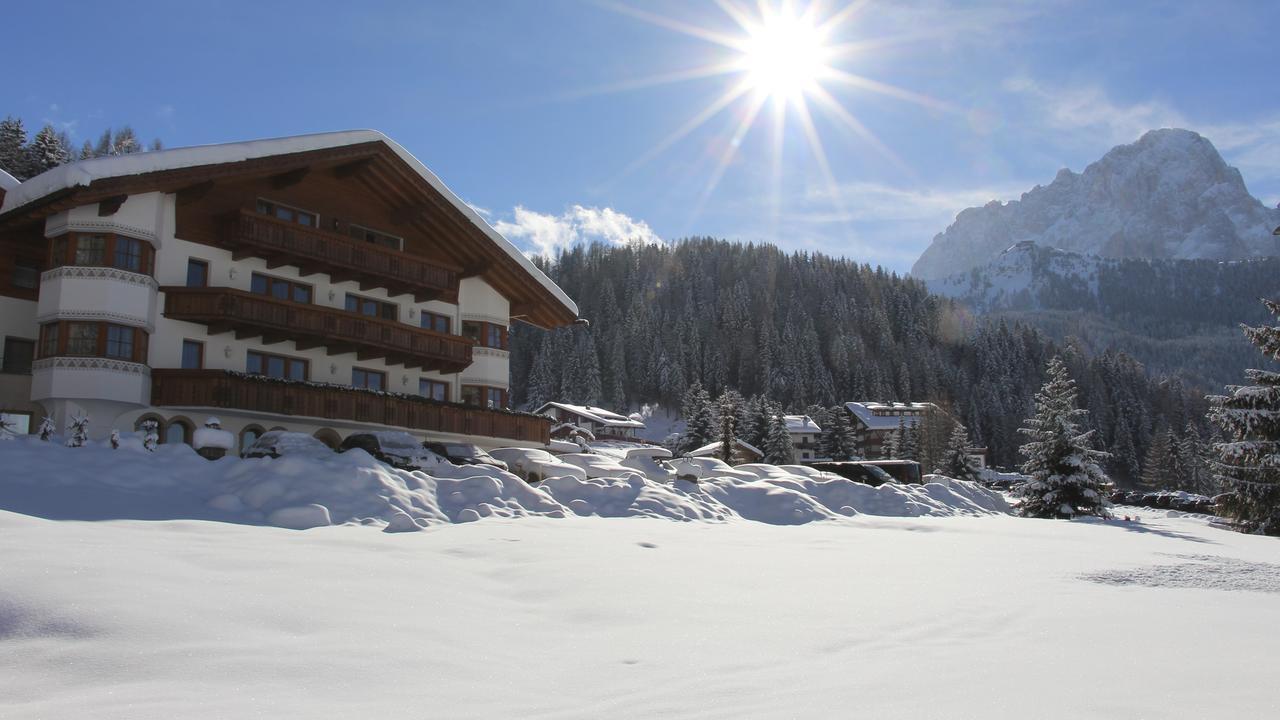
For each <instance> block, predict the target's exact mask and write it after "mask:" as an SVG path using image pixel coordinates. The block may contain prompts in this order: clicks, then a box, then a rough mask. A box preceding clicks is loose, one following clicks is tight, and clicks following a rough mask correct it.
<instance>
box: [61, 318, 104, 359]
mask: <svg viewBox="0 0 1280 720" xmlns="http://www.w3.org/2000/svg"><path fill="white" fill-rule="evenodd" d="M64 352H65V353H66V354H67V355H96V354H98V324H97V323H79V322H73V323H67V346H66V349H65V350H64Z"/></svg>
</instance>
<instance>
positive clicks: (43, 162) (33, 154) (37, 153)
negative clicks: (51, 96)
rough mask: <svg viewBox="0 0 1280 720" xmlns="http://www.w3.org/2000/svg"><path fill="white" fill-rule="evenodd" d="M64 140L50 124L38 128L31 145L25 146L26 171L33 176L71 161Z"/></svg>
mask: <svg viewBox="0 0 1280 720" xmlns="http://www.w3.org/2000/svg"><path fill="white" fill-rule="evenodd" d="M64 142H65V140H64V139H63V138H60V137H59V136H58V133H57V131H55V130H54V129H53V126H52V125H45V126H44V127H42V128H40V132H38V133H36V136H35V138H34V139H33V140H32V141H31V145H29V146H28V147H27V172H29V173H30V174H31V175H32V176H33V177H34V176H36V175H39V174H40V173H42V172H44V171H45V170H51V169H53V168H55V167H58V166H59V165H62V164H64V163H68V162H71V154H70V153H69V152H68V151H67V148H66V147H65V145H64V144H63V143H64Z"/></svg>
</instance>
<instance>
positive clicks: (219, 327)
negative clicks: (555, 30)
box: [0, 131, 577, 447]
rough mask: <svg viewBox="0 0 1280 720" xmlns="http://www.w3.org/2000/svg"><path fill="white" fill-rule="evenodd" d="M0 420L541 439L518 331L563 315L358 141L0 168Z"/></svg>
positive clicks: (392, 162)
mask: <svg viewBox="0 0 1280 720" xmlns="http://www.w3.org/2000/svg"><path fill="white" fill-rule="evenodd" d="M0 198H2V199H3V205H0V339H2V340H3V343H4V345H3V357H2V358H0V361H2V366H3V367H2V369H3V372H2V373H0V412H3V413H4V414H5V417H6V418H7V419H9V420H11V421H13V422H14V423H15V427H16V429H18V430H23V429H25V430H27V431H30V430H31V429H33V428H34V427H35V425H37V424H38V423H39V422H40V420H41V418H42V417H44V416H48V417H50V418H52V419H53V420H54V422H55V423H57V426H58V428H59V431H62V430H63V429H64V428H65V427H66V425H67V423H68V422H69V420H70V419H71V418H72V417H74V416H76V415H88V416H89V418H90V434H91V436H92V437H98V438H101V437H105V436H106V435H107V434H108V433H110V432H111V430H112V429H118V430H120V431H121V432H127V431H131V430H134V429H136V428H137V427H139V426H140V424H141V423H142V421H144V420H147V419H155V420H157V421H159V423H160V426H161V437H162V441H163V442H190V440H191V437H192V433H193V431H194V429H195V428H196V427H197V426H198V424H199V423H202V422H203V421H204V418H206V417H207V416H209V415H217V416H218V417H219V418H220V419H221V421H222V426H223V428H224V429H226V430H230V431H232V432H235V433H237V434H238V435H239V436H240V438H241V442H242V443H248V442H251V441H252V439H253V438H255V437H256V436H257V435H258V434H260V433H262V432H264V431H266V430H270V429H278V428H283V429H288V430H294V431H302V432H307V433H311V434H313V435H315V436H316V437H318V438H320V439H321V440H323V441H325V442H326V443H329V444H331V445H333V444H336V443H338V442H340V440H341V439H342V438H343V437H345V436H346V435H348V434H350V433H353V432H363V431H369V430H380V429H400V430H407V431H409V432H411V433H413V434H415V435H417V436H418V437H421V438H434V439H441V440H450V439H453V440H458V439H467V440H470V441H472V442H476V443H478V444H481V445H484V446H487V447H494V446H499V445H525V446H537V445H543V444H546V443H547V441H548V432H549V424H550V420H548V419H546V418H543V417H539V416H536V415H531V414H527V413H518V412H513V411H510V410H508V409H506V408H507V406H508V404H509V403H508V393H509V389H510V388H509V378H510V375H509V371H508V351H507V347H508V346H507V337H508V330H509V328H510V326H511V323H512V321H514V320H519V321H522V322H527V323H530V324H533V325H537V326H540V327H544V328H550V327H556V326H561V325H566V324H569V323H572V322H574V321H575V320H576V318H577V306H576V305H575V304H574V303H573V301H572V300H570V299H569V298H568V297H567V296H566V295H565V293H564V292H563V291H562V290H561V289H560V288H559V287H557V286H556V285H555V283H553V282H552V281H551V280H550V279H548V278H547V277H546V276H545V275H544V274H543V273H542V272H541V271H540V270H538V269H537V268H536V267H535V266H534V265H533V264H532V263H531V262H530V261H529V260H528V258H526V257H525V256H524V255H523V254H522V253H521V252H520V251H519V250H517V249H516V248H515V247H514V246H513V245H512V244H511V243H510V242H509V241H507V240H506V239H505V238H503V237H502V236H501V235H500V234H499V233H497V232H496V231H495V230H494V229H493V228H491V227H490V226H489V225H488V224H487V223H486V222H485V221H484V220H483V219H482V218H481V217H480V216H479V215H477V214H476V212H475V211H474V210H473V209H472V208H471V207H469V206H468V205H467V204H466V203H464V202H462V200H460V199H459V198H458V197H457V196H456V195H454V194H453V193H452V192H451V191H450V190H449V189H448V188H447V187H445V185H444V184H443V183H442V182H441V181H440V180H439V178H437V177H436V176H435V175H434V174H432V173H431V171H429V170H428V169H427V168H426V167H425V166H423V165H422V163H420V162H418V160H417V159H415V158H414V157H413V156H412V155H410V154H409V153H408V152H406V151H405V150H404V149H403V148H402V147H400V146H399V145H397V144H396V143H395V142H393V141H392V140H390V139H388V138H387V137H385V136H384V135H382V134H381V133H377V132H372V131H352V132H340V133H328V134H320V135H307V136H301V137H293V138H282V139H276V140H259V141H252V142H244V143H234V144H228V145H212V146H204V147H192V148H179V149H173V150H162V151H156V152H148V153H140V154H136V155H126V156H122V157H109V158H97V159H92V160H84V161H80V162H76V163H71V164H68V165H64V166H61V167H58V168H55V169H53V170H50V171H48V172H45V173H43V174H41V175H39V176H36V177H34V178H31V179H30V180H27V181H26V182H22V183H15V182H13V181H12V179H11V178H8V176H4V175H3V173H0Z"/></svg>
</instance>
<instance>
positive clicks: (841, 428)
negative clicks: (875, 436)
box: [822, 405, 858, 461]
mask: <svg viewBox="0 0 1280 720" xmlns="http://www.w3.org/2000/svg"><path fill="white" fill-rule="evenodd" d="M822 435H823V437H824V438H825V440H824V441H823V442H824V443H825V452H826V453H827V457H829V458H831V459H832V460H837V461H841V460H852V459H853V458H854V456H855V455H857V453H858V443H857V439H856V438H855V437H854V433H853V425H851V424H850V423H849V413H848V412H847V411H846V410H845V409H844V408H843V407H841V406H839V405H836V406H835V407H833V408H831V409H830V410H829V411H827V424H826V425H823V426H822Z"/></svg>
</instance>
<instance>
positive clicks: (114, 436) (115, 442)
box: [110, 428, 120, 450]
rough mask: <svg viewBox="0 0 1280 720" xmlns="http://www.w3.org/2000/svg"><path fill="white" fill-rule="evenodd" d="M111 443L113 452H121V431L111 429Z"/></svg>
mask: <svg viewBox="0 0 1280 720" xmlns="http://www.w3.org/2000/svg"><path fill="white" fill-rule="evenodd" d="M110 442H111V449H112V450H119V449H120V431H119V430H116V429H115V428H112V429H111V440H110Z"/></svg>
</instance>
